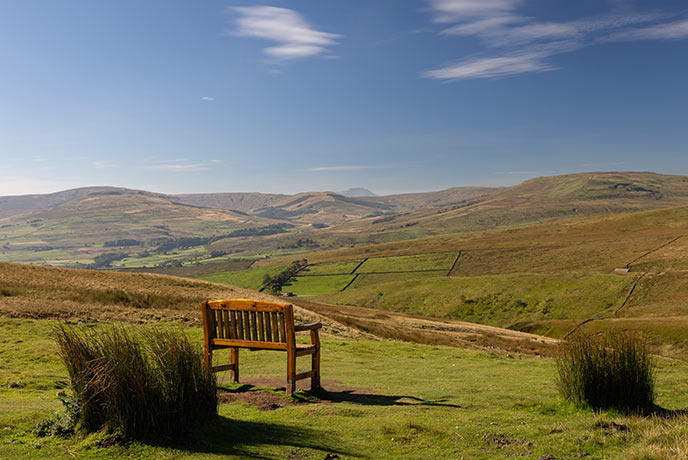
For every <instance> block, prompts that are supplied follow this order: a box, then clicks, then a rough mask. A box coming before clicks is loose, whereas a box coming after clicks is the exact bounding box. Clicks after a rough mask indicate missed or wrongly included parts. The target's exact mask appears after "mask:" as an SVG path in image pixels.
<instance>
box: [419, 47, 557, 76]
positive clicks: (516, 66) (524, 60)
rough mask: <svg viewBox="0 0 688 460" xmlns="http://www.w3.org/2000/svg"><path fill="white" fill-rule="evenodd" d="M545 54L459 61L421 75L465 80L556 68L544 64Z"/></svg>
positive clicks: (521, 54) (524, 54) (522, 54)
mask: <svg viewBox="0 0 688 460" xmlns="http://www.w3.org/2000/svg"><path fill="white" fill-rule="evenodd" d="M548 56H549V54H546V53H537V52H535V53H527V52H526V53H520V54H513V55H510V56H498V57H488V58H479V59H467V60H464V61H459V62H457V63H456V64H452V65H449V66H446V67H442V68H440V69H436V70H429V71H427V72H425V73H424V74H423V75H424V76H425V77H427V78H434V79H436V80H446V81H454V80H465V79H469V78H499V77H506V76H508V75H515V74H519V73H526V72H546V71H548V70H555V69H556V67H554V66H552V65H550V64H548V63H547V62H545V58H546V57H548Z"/></svg>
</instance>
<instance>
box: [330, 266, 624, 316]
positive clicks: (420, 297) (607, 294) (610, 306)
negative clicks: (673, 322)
mask: <svg viewBox="0 0 688 460" xmlns="http://www.w3.org/2000/svg"><path fill="white" fill-rule="evenodd" d="M408 276H409V277H411V276H413V274H409V275H408ZM632 282H633V278H630V277H620V276H616V275H500V276H475V277H446V276H445V277H433V278H421V279H411V280H407V281H392V282H388V283H383V284H367V285H362V286H360V287H357V288H355V289H351V288H350V289H347V290H346V291H344V292H340V293H336V294H331V295H325V296H322V297H321V298H320V300H322V301H324V302H328V303H336V304H339V305H365V306H369V307H376V308H380V309H383V310H393V311H399V312H403V313H412V314H420V315H426V316H434V317H443V318H452V319H460V320H463V321H470V322H476V323H481V324H489V325H494V326H500V327H508V326H515V325H518V324H519V323H526V322H530V321H537V320H541V319H545V318H546V319H567V318H572V319H576V318H589V317H592V316H599V315H602V314H608V315H611V314H612V312H613V311H614V309H615V307H616V306H618V305H619V304H620V303H621V301H622V300H623V298H624V297H625V295H626V293H627V292H628V290H629V288H630V286H631V284H632Z"/></svg>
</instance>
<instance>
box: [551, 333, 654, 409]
mask: <svg viewBox="0 0 688 460" xmlns="http://www.w3.org/2000/svg"><path fill="white" fill-rule="evenodd" d="M557 369H558V372H559V374H558V385H559V390H560V392H561V394H562V396H563V397H564V398H565V399H567V400H570V401H572V402H573V403H574V404H576V405H577V406H590V407H592V408H593V409H594V410H600V409H610V408H611V409H617V410H619V411H621V412H624V413H643V414H647V413H650V412H651V411H652V410H653V408H654V400H655V365H654V362H653V360H652V358H651V357H650V354H649V350H648V344H647V341H646V340H645V339H644V338H643V337H642V336H639V335H635V334H630V333H627V332H618V331H612V332H608V333H606V334H604V335H602V336H599V337H595V338H593V337H590V336H586V335H583V334H579V335H577V336H575V337H574V338H572V339H571V340H569V341H568V343H566V344H564V345H562V348H561V350H560V353H559V356H558V358H557Z"/></svg>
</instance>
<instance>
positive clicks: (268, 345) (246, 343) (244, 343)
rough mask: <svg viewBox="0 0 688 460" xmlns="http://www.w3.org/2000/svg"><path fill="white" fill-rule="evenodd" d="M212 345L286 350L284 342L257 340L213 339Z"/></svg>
mask: <svg viewBox="0 0 688 460" xmlns="http://www.w3.org/2000/svg"><path fill="white" fill-rule="evenodd" d="M213 345H219V346H223V347H237V348H256V349H263V348H264V349H266V350H286V349H287V344H286V343H275V342H259V341H253V340H231V339H214V340H213Z"/></svg>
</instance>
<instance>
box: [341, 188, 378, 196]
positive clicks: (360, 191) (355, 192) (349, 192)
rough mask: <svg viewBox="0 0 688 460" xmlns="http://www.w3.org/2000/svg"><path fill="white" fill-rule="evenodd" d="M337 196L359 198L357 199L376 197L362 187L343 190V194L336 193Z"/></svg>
mask: <svg viewBox="0 0 688 460" xmlns="http://www.w3.org/2000/svg"><path fill="white" fill-rule="evenodd" d="M337 193H338V194H339V195H344V196H359V197H364V196H367V197H371V196H377V195H376V194H374V193H373V192H371V191H370V190H368V189H367V188H363V187H353V188H349V189H346V190H344V191H343V192H337Z"/></svg>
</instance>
